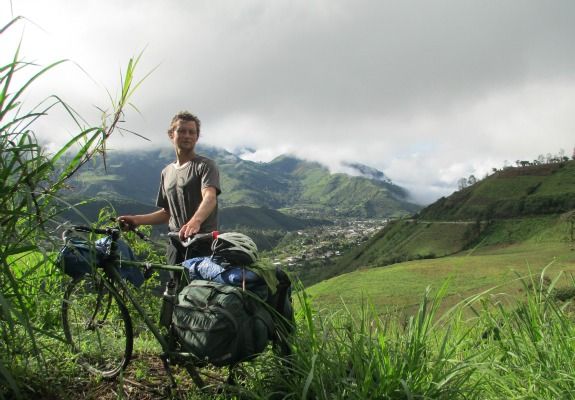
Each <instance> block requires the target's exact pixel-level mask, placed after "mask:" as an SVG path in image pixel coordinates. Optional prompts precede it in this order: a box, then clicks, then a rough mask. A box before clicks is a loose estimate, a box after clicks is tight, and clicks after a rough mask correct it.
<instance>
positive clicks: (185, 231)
mask: <svg viewBox="0 0 575 400" xmlns="http://www.w3.org/2000/svg"><path fill="white" fill-rule="evenodd" d="M216 204H217V192H216V188H215V187H213V186H208V187H206V188H204V189H202V202H201V203H200V205H199V207H198V209H197V210H196V212H195V213H194V215H193V216H192V218H190V220H189V221H188V222H187V223H186V224H185V225H183V226H182V228H181V229H180V238H181V239H185V238H187V237H190V236H193V235H195V234H196V233H198V232H199V231H200V227H201V225H202V223H203V222H204V221H205V220H206V219H207V218H208V217H209V216H210V214H211V213H212V212H213V211H214V209H215V208H216Z"/></svg>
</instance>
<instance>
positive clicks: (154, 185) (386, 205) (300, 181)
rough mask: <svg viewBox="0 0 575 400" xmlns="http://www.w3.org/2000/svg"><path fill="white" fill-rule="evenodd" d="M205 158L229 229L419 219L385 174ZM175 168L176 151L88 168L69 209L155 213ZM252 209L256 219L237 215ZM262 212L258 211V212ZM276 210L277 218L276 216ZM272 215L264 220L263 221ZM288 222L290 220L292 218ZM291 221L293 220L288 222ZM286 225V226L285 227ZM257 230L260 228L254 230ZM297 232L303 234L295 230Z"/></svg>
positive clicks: (205, 151)
mask: <svg viewBox="0 0 575 400" xmlns="http://www.w3.org/2000/svg"><path fill="white" fill-rule="evenodd" d="M198 153H199V154H202V155H205V156H207V157H209V158H212V159H213V160H215V161H216V163H217V164H218V167H219V169H220V178H221V186H222V194H221V195H220V197H219V204H220V208H221V209H222V210H225V209H228V211H227V212H222V218H221V222H222V224H224V225H228V226H237V225H244V224H248V223H249V220H251V221H255V220H259V221H261V220H262V219H261V218H255V217H253V215H254V213H257V214H259V215H260V216H262V218H264V219H266V222H265V226H266V227H267V228H271V227H272V226H274V223H272V222H271V221H272V220H273V221H276V222H277V225H288V226H290V227H292V228H293V227H297V226H302V224H303V225H306V224H307V223H306V222H302V221H304V220H309V219H314V218H315V219H316V222H317V221H318V219H319V220H326V219H327V220H329V219H332V220H333V219H335V218H387V217H397V216H402V215H408V214H412V213H415V212H417V211H418V210H419V209H420V207H419V206H418V205H416V204H414V203H412V202H410V201H409V197H408V193H407V192H406V191H405V190H404V189H403V188H401V187H400V186H397V185H395V184H394V183H392V182H391V180H390V179H388V178H387V177H386V176H385V175H384V174H383V173H382V172H381V171H378V170H376V169H374V168H371V167H368V166H365V165H362V164H359V163H348V164H347V165H346V166H345V167H346V169H347V170H348V171H349V173H331V172H330V171H329V169H328V168H327V167H325V166H323V165H321V164H319V163H316V162H310V161H305V160H301V159H297V158H294V157H291V156H287V155H283V156H280V157H277V158H276V159H274V160H272V161H271V162H267V163H265V162H253V161H248V160H244V159H242V158H240V157H239V156H237V155H235V154H233V153H230V152H228V151H226V150H223V149H218V148H213V147H205V146H204V147H199V148H198ZM173 161H174V153H173V150H172V149H169V148H166V149H157V150H148V151H132V152H113V151H109V152H108V153H107V155H106V166H105V167H104V163H103V161H102V159H98V160H96V161H95V162H94V163H91V164H89V165H88V164H87V165H85V166H84V167H83V169H82V170H80V171H79V173H78V174H77V175H76V176H75V178H74V180H73V181H72V182H71V185H70V189H71V190H68V191H67V192H66V193H65V196H66V198H67V199H68V200H70V201H81V200H85V199H88V198H95V199H97V201H98V202H99V203H101V202H110V203H112V204H113V205H114V206H115V208H116V209H117V210H118V212H119V213H123V212H130V213H137V212H146V211H149V210H152V209H155V207H154V203H155V199H156V195H157V190H158V184H159V178H160V172H161V170H162V169H163V168H164V167H165V166H166V165H167V164H169V163H170V162H173ZM238 207H250V208H252V209H253V210H251V211H250V212H251V215H252V218H251V219H247V218H244V217H241V213H238V212H233V210H234V209H235V211H239V210H242V212H243V213H245V212H246V209H245V208H244V209H239V208H238ZM257 210H259V211H257ZM269 210H275V211H277V212H275V213H272V212H270V211H269ZM264 214H265V217H263V215H264ZM285 214H288V215H289V216H286V215H285ZM289 218H291V220H289V222H288V220H287V219H289ZM280 220H281V222H279V221H280ZM254 227H255V226H254ZM296 229H298V228H296Z"/></svg>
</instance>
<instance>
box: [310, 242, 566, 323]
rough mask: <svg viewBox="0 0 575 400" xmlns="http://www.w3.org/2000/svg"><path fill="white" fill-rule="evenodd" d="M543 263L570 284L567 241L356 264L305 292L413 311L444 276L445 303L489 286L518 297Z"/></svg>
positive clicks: (338, 304) (327, 302) (329, 304)
mask: <svg viewBox="0 0 575 400" xmlns="http://www.w3.org/2000/svg"><path fill="white" fill-rule="evenodd" d="M545 267H547V276H548V277H549V279H554V278H555V277H557V276H558V275H559V274H560V273H562V271H563V272H565V273H564V274H563V275H562V279H561V282H560V284H559V287H564V286H565V285H568V284H571V285H572V276H571V275H572V274H573V273H575V251H572V250H571V249H570V247H569V245H568V244H567V243H565V242H563V243H562V242H555V243H549V242H541V243H536V242H529V243H522V244H514V245H508V246H500V247H489V248H484V249H482V250H481V251H476V252H461V253H459V254H457V255H453V256H448V257H443V258H438V259H433V260H413V261H408V262H403V263H399V264H394V265H389V266H387V267H384V268H382V267H380V268H370V269H359V270H357V271H354V272H350V273H347V274H343V275H339V276H337V277H334V278H332V279H329V280H325V281H323V282H320V283H318V284H316V285H313V286H311V287H309V288H307V292H308V294H309V295H310V296H312V297H313V299H314V301H315V302H316V303H317V304H318V305H320V306H321V307H326V308H329V309H332V310H334V309H338V308H342V306H343V304H346V306H347V307H349V308H352V309H357V307H358V305H360V304H361V300H362V299H363V300H365V299H369V301H370V302H371V304H373V305H374V306H375V307H376V309H377V312H378V313H379V314H383V313H386V312H388V311H391V310H395V309H399V310H402V309H403V310H405V311H407V312H411V311H413V310H414V309H415V308H416V307H417V305H418V304H419V301H420V300H421V293H423V292H424V291H425V288H426V287H428V286H431V287H432V288H435V289H438V288H439V287H441V286H442V284H443V283H444V282H445V281H446V280H449V288H448V293H447V298H446V300H445V301H444V304H443V306H444V307H450V306H452V305H454V304H456V303H458V302H460V301H462V300H464V299H466V298H468V297H470V296H473V295H475V294H479V293H481V292H483V291H486V290H492V293H493V294H494V295H495V294H500V293H506V295H505V296H501V297H502V299H505V297H506V296H507V295H509V296H520V295H521V289H522V284H521V281H520V279H519V278H520V277H523V278H525V277H527V276H529V274H534V275H535V276H537V275H538V274H539V273H540V272H541V271H542V270H543V268H545ZM535 279H536V280H538V278H535Z"/></svg>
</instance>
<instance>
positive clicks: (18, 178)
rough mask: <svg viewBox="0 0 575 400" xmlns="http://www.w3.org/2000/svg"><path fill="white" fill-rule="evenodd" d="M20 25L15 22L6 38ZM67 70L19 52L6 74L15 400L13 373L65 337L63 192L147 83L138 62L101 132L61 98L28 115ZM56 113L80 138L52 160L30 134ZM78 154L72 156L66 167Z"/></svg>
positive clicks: (2, 279)
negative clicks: (49, 75) (60, 254)
mask: <svg viewBox="0 0 575 400" xmlns="http://www.w3.org/2000/svg"><path fill="white" fill-rule="evenodd" d="M20 20H21V19H20V18H15V19H13V20H12V21H10V22H9V23H8V24H7V25H5V26H4V27H3V28H2V29H0V34H3V33H4V32H5V31H6V30H7V29H9V28H10V27H11V26H12V25H14V24H15V23H17V22H18V21H20ZM62 62H64V61H58V62H55V63H53V64H50V65H48V66H47V67H38V66H36V65H35V64H32V63H30V62H27V61H25V60H23V59H22V58H21V57H20V46H17V47H16V49H15V50H14V56H13V58H12V60H11V61H9V62H8V63H7V64H6V65H2V66H0V175H1V176H0V178H1V179H0V182H1V185H2V186H1V187H0V337H2V341H1V345H0V346H1V347H2V352H1V353H0V383H1V384H2V389H3V390H4V388H5V387H6V388H9V390H10V392H11V393H12V395H13V396H15V397H19V396H20V386H21V385H20V382H19V380H20V378H21V376H20V375H18V376H16V375H14V374H13V372H12V371H20V373H22V374H25V373H26V369H27V368H29V367H30V366H32V365H35V366H37V367H38V366H39V367H40V368H44V369H46V368H47V367H48V356H49V354H50V352H49V349H46V348H45V347H44V344H45V340H46V338H52V339H58V338H59V337H60V336H59V334H58V333H55V332H54V329H55V326H56V324H57V309H56V308H55V306H54V298H53V297H51V296H53V295H54V292H55V291H56V292H58V295H60V293H59V289H60V282H61V281H60V280H61V277H59V276H58V275H57V273H56V271H55V270H54V268H53V267H51V265H52V263H51V262H50V261H49V260H50V259H51V257H53V256H52V255H51V250H52V249H53V248H54V239H53V236H52V234H51V231H50V229H52V227H53V226H54V224H53V221H54V218H55V217H56V216H57V215H58V213H59V212H60V211H61V210H60V208H61V206H59V204H60V203H58V201H57V200H58V199H57V197H56V196H57V194H58V191H59V190H60V189H61V188H62V187H63V185H64V184H65V182H66V181H67V180H68V179H69V178H70V177H71V176H73V175H74V174H75V173H76V171H78V169H79V168H81V166H82V165H84V164H86V163H87V162H88V161H89V160H90V159H91V158H92V157H94V156H95V155H96V154H100V153H104V152H105V143H106V140H107V139H108V138H109V137H110V135H111V134H112V133H113V132H114V131H115V130H116V128H118V125H119V123H120V120H121V117H122V116H123V109H124V107H125V106H126V105H127V104H128V101H129V99H130V96H131V94H132V93H133V90H134V89H135V88H136V87H137V86H138V85H139V84H140V82H141V81H140V82H134V68H135V66H136V64H137V62H138V59H135V60H130V62H129V64H128V67H127V69H126V71H125V73H124V74H123V75H122V84H121V93H120V94H119V95H118V97H117V98H116V99H115V100H113V106H112V111H111V112H104V113H103V115H102V124H101V125H100V126H94V127H87V128H86V127H83V126H82V125H81V124H80V121H81V118H80V117H79V116H78V115H77V114H76V113H75V112H74V111H73V109H72V108H71V107H70V106H68V105H67V104H66V103H65V102H64V101H62V100H61V99H60V98H59V97H57V96H50V97H48V98H47V99H45V100H44V101H42V102H40V103H39V104H38V105H36V106H35V107H33V108H31V109H26V108H25V106H24V103H23V99H24V98H25V97H26V94H27V93H28V91H29V90H30V87H31V84H32V83H33V82H34V81H36V80H37V79H40V78H41V77H42V76H43V75H44V74H45V73H46V72H47V71H49V70H52V69H54V68H55V67H57V66H58V65H59V64H61V63H62ZM16 82H18V83H16ZM15 85H16V86H15ZM55 107H60V108H62V109H63V110H64V111H65V112H66V113H67V115H69V117H70V118H71V120H72V121H74V122H75V123H76V124H77V127H78V132H79V133H78V134H77V135H76V136H75V137H74V138H73V139H72V140H70V141H69V142H68V143H67V144H65V145H64V146H63V147H62V149H60V150H59V151H58V152H56V153H55V154H51V155H50V154H46V153H45V152H44V151H43V149H42V148H41V146H40V145H39V144H38V141H37V140H36V137H35V135H34V132H33V130H32V128H33V126H34V123H35V122H36V121H37V120H38V119H40V118H43V117H44V116H45V115H47V114H49V112H50V111H51V110H52V109H53V108H55ZM73 149H76V151H75V153H74V155H73V156H72V157H71V158H70V159H68V160H67V162H66V163H65V164H62V163H61V162H62V160H63V159H64V157H65V156H66V154H69V153H70V151H72V150H73ZM104 154H105V153H104ZM8 366H10V367H8ZM0 395H3V393H0Z"/></svg>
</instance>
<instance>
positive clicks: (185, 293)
mask: <svg viewBox="0 0 575 400" xmlns="http://www.w3.org/2000/svg"><path fill="white" fill-rule="evenodd" d="M266 307H268V306H267V305H266V304H265V302H264V301H263V300H261V299H260V298H259V297H257V296H256V295H255V294H254V293H253V292H250V291H244V290H242V288H240V287H235V286H231V285H224V284H221V283H218V282H212V281H205V280H195V281H192V282H191V283H190V284H189V285H188V286H186V287H185V288H184V289H182V291H181V292H180V293H179V295H178V302H177V304H176V305H175V307H174V313H173V319H172V322H173V329H175V331H176V333H177V334H178V336H179V338H180V340H181V342H182V345H183V346H184V348H185V349H186V350H187V351H189V352H190V353H192V354H193V355H194V356H196V357H197V358H198V359H199V360H200V361H205V362H208V363H210V364H213V365H215V366H218V367H220V366H225V365H233V364H236V363H239V362H241V361H245V360H249V359H251V358H253V357H255V356H257V355H258V354H259V353H261V352H262V351H263V350H264V349H265V347H266V345H267V343H268V341H269V340H270V338H271V337H272V334H273V321H272V317H271V315H270V313H269V311H268V310H267V309H266Z"/></svg>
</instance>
